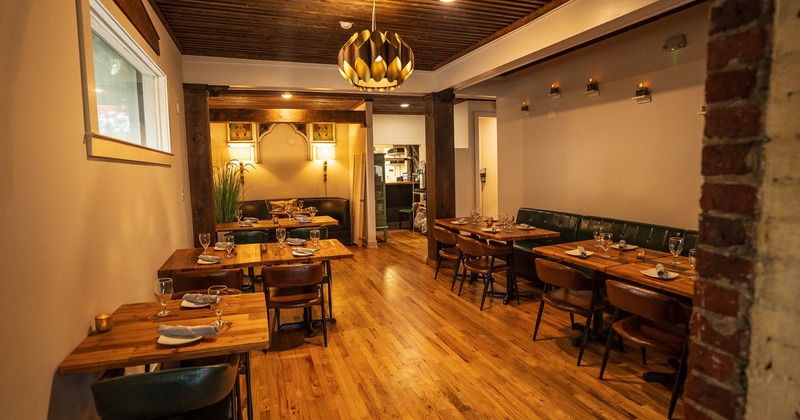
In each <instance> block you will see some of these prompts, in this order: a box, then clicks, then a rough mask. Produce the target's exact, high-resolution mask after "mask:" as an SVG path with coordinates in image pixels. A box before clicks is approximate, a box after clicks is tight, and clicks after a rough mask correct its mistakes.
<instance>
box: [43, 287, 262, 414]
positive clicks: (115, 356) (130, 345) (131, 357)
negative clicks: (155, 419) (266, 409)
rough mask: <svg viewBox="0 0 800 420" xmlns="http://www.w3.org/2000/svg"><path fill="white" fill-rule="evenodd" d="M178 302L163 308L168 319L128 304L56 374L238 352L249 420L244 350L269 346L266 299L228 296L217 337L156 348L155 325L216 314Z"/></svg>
mask: <svg viewBox="0 0 800 420" xmlns="http://www.w3.org/2000/svg"><path fill="white" fill-rule="evenodd" d="M180 303H181V301H180V300H173V301H170V302H169V303H168V304H167V309H169V310H170V311H172V315H170V316H167V317H163V318H158V317H156V316H155V313H156V312H158V311H159V310H160V309H161V304H159V303H158V302H143V303H129V304H125V305H122V306H120V307H119V308H118V309H117V310H116V311H114V313H113V315H112V316H113V320H114V327H113V328H112V329H111V331H108V332H105V333H101V334H92V335H90V336H88V337H86V339H84V340H83V342H81V343H80V344H79V345H78V347H76V348H75V350H73V351H72V353H70V354H69V355H67V357H66V358H65V359H64V360H63V361H62V362H61V363H60V364H59V365H58V373H60V374H72V373H84V372H102V371H105V370H109V369H118V368H125V367H129V366H140V365H149V364H152V363H164V362H178V361H181V360H187V359H198V358H203V357H211V356H223V355H227V354H232V353H240V354H242V356H243V358H244V363H245V374H246V381H247V382H246V388H247V392H248V395H247V411H248V415H249V417H248V418H253V417H252V416H253V406H252V402H251V401H252V395H251V394H250V353H249V352H250V351H254V350H266V349H267V347H269V328H268V326H267V312H266V300H265V299H264V295H263V294H261V293H249V294H240V295H231V296H229V303H228V307H227V308H225V311H224V312H223V315H222V319H224V320H225V321H229V322H230V323H231V324H230V325H227V326H224V327H222V328H221V329H220V333H219V334H218V335H213V336H212V335H207V336H205V337H203V338H202V339H200V340H199V341H196V342H194V343H189V344H184V345H180V346H165V345H161V344H158V342H157V341H158V337H159V336H160V335H161V334H160V333H159V332H158V326H159V325H162V324H167V325H186V326H196V325H210V324H211V323H212V322H214V320H215V319H216V315H215V314H214V312H213V311H211V310H210V309H209V308H199V309H185V308H181V306H180Z"/></svg>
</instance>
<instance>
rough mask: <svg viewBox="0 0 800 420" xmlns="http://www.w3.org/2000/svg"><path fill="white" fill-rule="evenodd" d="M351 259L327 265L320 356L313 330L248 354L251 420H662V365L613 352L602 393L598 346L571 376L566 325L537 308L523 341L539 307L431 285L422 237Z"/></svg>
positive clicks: (444, 278) (400, 235)
mask: <svg viewBox="0 0 800 420" xmlns="http://www.w3.org/2000/svg"><path fill="white" fill-rule="evenodd" d="M353 250H354V252H355V258H354V259H353V260H339V261H334V262H333V273H334V290H333V297H334V316H335V317H336V319H337V321H338V322H337V323H336V324H335V325H332V326H330V328H329V330H328V347H327V348H325V347H323V346H322V332H321V330H320V331H319V333H318V335H317V336H316V337H305V336H304V333H303V331H302V330H291V329H290V330H281V331H280V332H273V335H272V337H271V348H270V350H269V351H268V352H267V353H266V354H264V353H262V352H257V353H253V354H252V375H253V384H254V390H253V400H254V407H255V417H256V418H260V419H271V418H304V419H305V418H308V419H337V418H338V419H382V418H408V419H421V418H425V419H428V418H445V419H458V418H468V419H472V418H476V419H485V418H509V419H537V418H548V419H550V418H573V419H588V418H614V419H616V418H665V417H666V413H667V406H668V404H669V398H670V391H671V390H670V389H669V388H668V387H667V386H665V385H659V384H651V383H645V382H643V381H642V379H641V374H642V373H644V372H645V371H646V370H649V369H653V370H660V371H668V370H669V368H668V367H667V366H666V362H665V357H664V356H662V355H658V354H650V353H648V365H647V366H646V367H645V366H642V365H641V359H640V355H639V351H638V350H636V349H631V348H628V351H626V352H625V353H620V352H618V351H612V354H611V358H610V361H609V366H608V368H607V370H606V375H605V378H606V379H605V380H603V381H600V380H598V379H597V376H598V373H599V370H600V361H601V358H602V351H603V348H604V346H603V344H601V343H597V342H595V343H590V345H589V346H588V348H587V351H586V354H585V355H584V358H583V363H582V366H580V367H578V366H576V365H575V362H576V358H577V354H578V349H577V348H576V347H573V346H572V345H571V341H572V339H573V338H574V337H575V336H576V335H578V334H579V333H578V332H577V331H573V330H571V329H570V328H569V325H568V323H569V317H568V315H567V314H565V313H562V312H558V311H553V310H550V308H545V314H544V317H543V320H542V325H541V327H540V330H539V335H538V337H537V341H536V342H534V341H532V340H531V335H532V332H533V325H534V321H535V316H536V311H537V310H538V307H539V301H538V300H536V301H533V300H530V299H523V300H522V302H521V304H517V303H516V302H512V303H511V304H509V305H503V304H502V299H500V298H493V299H491V298H489V299H487V303H486V307H485V308H484V310H483V312H481V311H479V310H478V306H479V302H480V291H481V289H482V283H481V282H477V283H473V284H471V285H466V284H465V286H464V293H463V294H462V295H461V296H460V297H459V296H457V294H456V293H455V292H451V291H450V282H451V275H452V270H451V269H449V268H448V269H443V270H442V271H441V272H440V273H439V276H438V279H437V280H434V279H433V274H434V270H433V268H432V267H430V266H428V265H426V264H425V262H424V261H425V253H426V239H425V237H423V236H421V235H420V234H418V233H411V232H408V231H391V232H390V233H389V242H388V243H379V248H377V249H365V248H353ZM498 283H499V284H501V285H502V284H504V282H503V281H502V280H501V281H500V282H498ZM456 287H457V286H456ZM520 288H521V289H522V291H523V293H525V292H530V291H531V290H532V288H531V287H530V286H528V285H527V284H521V285H520ZM498 289H499V288H498ZM281 315H282V316H281V318H282V319H281V321H282V322H286V321H291V320H292V316H293V314H292V312H287V311H283V312H282V313H281ZM297 316H299V311H298V314H297ZM682 417H683V404H682V403H681V402H679V403H678V407H677V410H676V414H675V418H682Z"/></svg>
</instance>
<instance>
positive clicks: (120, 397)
mask: <svg viewBox="0 0 800 420" xmlns="http://www.w3.org/2000/svg"><path fill="white" fill-rule="evenodd" d="M238 365H239V355H238V354H235V355H230V356H229V357H228V358H227V360H225V361H224V362H222V363H218V364H213V365H207V366H195V367H188V368H179V369H167V370H160V371H158V372H148V373H140V374H134V375H126V376H119V377H114V378H110V379H101V380H98V381H96V382H94V383H92V384H91V389H92V395H93V396H94V405H95V408H96V409H97V413H98V414H99V415H100V417H102V418H104V419H118V420H126V419H145V418H146V419H228V418H232V419H236V418H237V417H238V416H237V412H238V402H237V401H236V400H237V398H236V397H237V393H236V386H235V385H236V378H237V366H238Z"/></svg>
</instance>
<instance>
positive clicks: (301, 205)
mask: <svg viewBox="0 0 800 420" xmlns="http://www.w3.org/2000/svg"><path fill="white" fill-rule="evenodd" d="M303 204H305V202H304V201H303V200H297V208H298V209H300V210H303Z"/></svg>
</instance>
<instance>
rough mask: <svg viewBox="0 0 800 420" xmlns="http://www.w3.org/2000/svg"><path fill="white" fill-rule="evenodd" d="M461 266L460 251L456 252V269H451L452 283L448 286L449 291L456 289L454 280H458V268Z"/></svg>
mask: <svg viewBox="0 0 800 420" xmlns="http://www.w3.org/2000/svg"><path fill="white" fill-rule="evenodd" d="M459 266H461V251H458V258H457V259H456V268H454V269H453V283H452V284H451V285H450V291H451V292H452V291H453V288H455V287H456V278H458V267H459Z"/></svg>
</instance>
